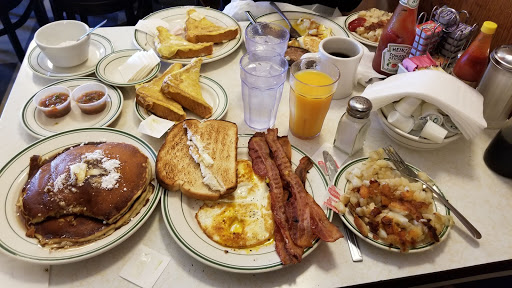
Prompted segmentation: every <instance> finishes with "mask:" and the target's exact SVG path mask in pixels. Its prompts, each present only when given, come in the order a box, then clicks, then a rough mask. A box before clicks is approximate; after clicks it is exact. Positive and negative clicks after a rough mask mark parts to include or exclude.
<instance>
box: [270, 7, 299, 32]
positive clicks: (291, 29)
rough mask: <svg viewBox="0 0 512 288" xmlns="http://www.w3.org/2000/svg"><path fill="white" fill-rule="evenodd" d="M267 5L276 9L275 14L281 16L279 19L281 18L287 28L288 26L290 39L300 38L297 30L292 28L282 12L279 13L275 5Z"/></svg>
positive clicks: (279, 10)
mask: <svg viewBox="0 0 512 288" xmlns="http://www.w3.org/2000/svg"><path fill="white" fill-rule="evenodd" d="M269 4H270V6H272V8H274V9H276V11H277V14H279V15H281V17H283V19H284V21H285V22H286V24H288V26H290V38H299V37H301V36H302V35H300V33H299V32H298V31H297V30H295V28H293V26H292V23H290V20H288V18H287V17H286V16H285V15H284V13H283V11H281V9H279V7H278V6H277V5H276V3H274V2H272V1H270V2H269Z"/></svg>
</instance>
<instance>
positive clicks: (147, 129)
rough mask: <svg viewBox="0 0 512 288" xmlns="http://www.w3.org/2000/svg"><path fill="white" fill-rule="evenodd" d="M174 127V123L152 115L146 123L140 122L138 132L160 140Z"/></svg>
mask: <svg viewBox="0 0 512 288" xmlns="http://www.w3.org/2000/svg"><path fill="white" fill-rule="evenodd" d="M172 125H174V122H173V121H169V120H167V119H162V118H160V117H157V116H155V115H151V116H149V117H148V118H146V119H145V120H144V121H142V122H140V125H139V129H138V130H139V132H140V133H144V134H147V135H149V136H152V137H155V138H160V137H162V135H164V134H165V132H167V131H168V130H169V129H170V128H171V127H172Z"/></svg>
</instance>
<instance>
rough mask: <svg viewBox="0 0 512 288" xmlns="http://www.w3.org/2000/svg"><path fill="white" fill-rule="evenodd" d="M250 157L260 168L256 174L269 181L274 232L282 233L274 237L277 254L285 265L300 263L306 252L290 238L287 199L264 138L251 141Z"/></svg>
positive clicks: (255, 138)
mask: <svg viewBox="0 0 512 288" xmlns="http://www.w3.org/2000/svg"><path fill="white" fill-rule="evenodd" d="M249 156H250V157H251V160H252V163H253V166H257V167H258V168H254V171H255V173H257V174H258V173H261V174H258V175H260V176H262V177H265V178H266V179H268V184H269V187H270V201H271V209H272V214H273V216H274V223H275V225H276V226H278V227H277V228H275V229H274V232H276V231H278V230H279V231H280V233H275V235H274V240H275V241H276V250H277V254H278V255H279V257H280V259H281V262H283V264H284V265H286V264H291V263H298V262H300V261H301V260H302V254H303V253H304V250H303V249H302V248H301V247H299V246H297V245H296V244H295V243H294V242H293V240H292V238H291V236H290V232H289V228H288V223H287V221H286V212H285V206H284V203H285V201H286V197H285V193H284V190H283V186H282V182H281V177H280V176H279V171H278V169H277V167H276V164H275V163H274V161H273V160H272V159H271V158H270V151H269V149H268V145H267V143H266V142H265V138H264V137H261V136H258V135H255V136H253V137H252V138H251V139H250V140H249ZM277 242H279V243H277Z"/></svg>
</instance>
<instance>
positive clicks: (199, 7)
mask: <svg viewBox="0 0 512 288" xmlns="http://www.w3.org/2000/svg"><path fill="white" fill-rule="evenodd" d="M174 9H176V10H177V9H205V10H210V11H212V12H215V13H221V14H222V15H223V16H226V17H227V18H230V19H231V20H233V23H235V25H236V26H238V36H237V39H236V40H237V41H236V42H235V44H234V45H233V47H232V48H231V49H229V50H227V51H225V52H224V53H222V54H219V55H215V57H211V58H209V57H203V60H204V63H209V62H212V61H215V60H217V59H219V58H222V57H224V55H226V54H230V53H232V52H233V50H235V49H237V48H238V46H239V45H240V44H241V41H242V27H240V24H238V22H237V21H236V20H235V19H234V18H233V17H231V16H229V15H228V14H225V13H223V12H222V11H219V10H217V9H213V8H210V7H203V6H177V7H169V8H166V9H163V10H159V11H155V12H153V13H151V14H149V15H147V16H146V17H144V18H142V20H147V19H150V18H151V17H153V16H155V15H156V14H160V13H164V12H163V11H166V10H174ZM209 16H210V15H209ZM138 33H144V32H140V31H139V32H138ZM144 34H146V33H144ZM133 39H134V40H135V43H136V44H137V46H139V47H140V48H141V49H144V48H142V45H141V43H139V41H138V39H137V29H134V31H133ZM231 41H233V40H231ZM161 59H162V58H161ZM162 60H163V61H166V62H178V63H188V62H190V61H189V60H192V58H185V59H162Z"/></svg>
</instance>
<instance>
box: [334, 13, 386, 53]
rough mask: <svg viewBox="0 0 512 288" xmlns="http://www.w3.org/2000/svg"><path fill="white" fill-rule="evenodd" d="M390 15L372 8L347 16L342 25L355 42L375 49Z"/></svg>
mask: <svg viewBox="0 0 512 288" xmlns="http://www.w3.org/2000/svg"><path fill="white" fill-rule="evenodd" d="M392 15H393V13H390V12H387V11H383V10H380V9H377V8H372V9H370V10H363V11H359V12H356V13H352V14H350V15H348V16H347V18H346V19H345V22H344V25H345V28H346V29H347V31H350V34H351V35H352V36H353V37H354V38H355V39H356V40H357V41H359V42H361V43H363V44H366V45H369V46H374V47H377V46H378V45H379V40H380V35H382V30H383V29H384V27H385V26H386V24H387V23H388V21H389V19H391V16H392Z"/></svg>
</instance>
